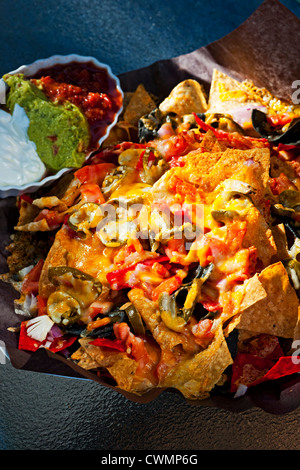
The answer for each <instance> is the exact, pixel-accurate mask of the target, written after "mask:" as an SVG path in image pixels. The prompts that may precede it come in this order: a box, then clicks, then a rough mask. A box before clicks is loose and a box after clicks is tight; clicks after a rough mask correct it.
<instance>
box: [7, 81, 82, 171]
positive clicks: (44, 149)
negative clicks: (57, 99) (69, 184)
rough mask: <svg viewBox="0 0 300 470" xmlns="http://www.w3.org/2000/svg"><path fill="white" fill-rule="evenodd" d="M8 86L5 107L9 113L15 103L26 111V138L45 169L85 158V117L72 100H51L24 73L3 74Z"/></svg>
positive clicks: (75, 164) (71, 164) (73, 164)
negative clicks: (28, 121)
mask: <svg viewBox="0 0 300 470" xmlns="http://www.w3.org/2000/svg"><path fill="white" fill-rule="evenodd" d="M3 80H4V81H5V82H6V83H7V85H8V86H9V92H8V97H7V103H6V104H7V107H8V109H9V111H10V112H13V109H14V106H15V104H16V103H18V104H19V105H20V106H21V107H22V108H23V109H24V110H25V112H26V114H27V116H28V118H29V120H30V124H29V128H28V137H29V139H30V140H32V141H33V142H34V143H35V144H36V150H37V153H38V155H39V157H40V159H41V160H42V161H43V163H44V164H45V165H46V167H47V168H48V169H49V170H52V171H58V170H60V169H62V168H79V167H81V166H82V164H83V163H84V161H85V157H86V155H85V150H86V149H87V147H88V144H89V141H90V132H89V127H88V123H87V121H86V118H85V116H84V115H83V114H82V112H81V111H80V109H79V108H78V107H77V106H75V105H73V104H72V103H69V102H66V103H64V104H63V105H61V104H55V103H53V102H51V101H50V100H49V99H48V98H47V97H46V95H45V94H44V93H43V91H42V90H40V89H39V88H38V87H36V86H35V85H34V84H33V83H31V81H30V80H28V79H26V78H25V77H24V75H22V74H19V75H9V74H7V75H4V77H3Z"/></svg>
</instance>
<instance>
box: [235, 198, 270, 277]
mask: <svg viewBox="0 0 300 470" xmlns="http://www.w3.org/2000/svg"><path fill="white" fill-rule="evenodd" d="M246 220H247V231H246V234H245V237H244V240H243V246H244V248H250V247H251V246H255V248H256V250H257V259H258V262H259V263H260V267H261V268H262V267H264V268H265V267H267V266H268V265H269V264H270V263H271V261H272V259H273V257H274V256H275V255H276V254H277V246H276V243H275V240H274V238H273V234H272V230H271V229H270V227H269V225H268V224H267V222H266V220H265V219H264V217H263V216H262V214H261V212H260V211H259V209H257V208H256V207H255V206H252V207H250V209H249V210H248V212H247V216H246Z"/></svg>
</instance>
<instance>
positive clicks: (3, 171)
mask: <svg viewBox="0 0 300 470" xmlns="http://www.w3.org/2000/svg"><path fill="white" fill-rule="evenodd" d="M28 127H29V118H28V117H27V115H26V113H25V111H24V109H23V108H22V107H21V106H19V105H18V104H16V105H15V107H14V111H13V114H12V115H11V114H9V113H7V112H5V111H4V110H0V186H1V187H8V186H14V187H20V186H23V185H26V184H28V183H33V182H35V181H39V180H40V179H41V178H42V176H43V175H44V174H45V171H46V167H45V165H44V163H43V162H42V161H41V159H40V157H39V156H38V153H37V151H36V145H35V143H34V142H32V141H31V140H29V138H28V134H27V131H28Z"/></svg>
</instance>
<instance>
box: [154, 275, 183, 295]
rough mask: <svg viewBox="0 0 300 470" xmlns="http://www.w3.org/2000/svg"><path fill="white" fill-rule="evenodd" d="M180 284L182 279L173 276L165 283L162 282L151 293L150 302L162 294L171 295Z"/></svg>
mask: <svg viewBox="0 0 300 470" xmlns="http://www.w3.org/2000/svg"><path fill="white" fill-rule="evenodd" d="M181 284H182V277H181V276H178V275H177V274H175V276H172V277H169V278H168V279H166V280H165V281H162V282H161V283H160V284H159V285H158V286H157V287H156V288H155V289H154V290H153V292H152V300H154V301H156V300H158V298H159V296H160V294H161V293H162V292H167V293H168V294H173V292H175V291H176V290H177V289H178V288H179V287H180V286H181Z"/></svg>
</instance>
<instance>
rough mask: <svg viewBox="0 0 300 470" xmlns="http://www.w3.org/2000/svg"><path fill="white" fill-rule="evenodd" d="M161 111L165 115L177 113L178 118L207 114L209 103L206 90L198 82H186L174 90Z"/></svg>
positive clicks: (164, 102) (190, 80)
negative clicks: (193, 114)
mask: <svg viewBox="0 0 300 470" xmlns="http://www.w3.org/2000/svg"><path fill="white" fill-rule="evenodd" d="M159 109H160V111H161V112H162V113H163V114H170V113H175V114H176V115H177V116H184V115H186V114H192V113H205V111H206V109H207V102H206V95H205V92H204V89H203V87H202V85H200V83H199V82H197V81H196V80H192V79H188V80H184V81H182V82H180V83H178V85H176V86H175V88H173V90H172V91H171V93H170V94H169V96H167V98H166V99H165V100H164V101H163V102H162V103H161V104H160V105H159Z"/></svg>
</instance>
